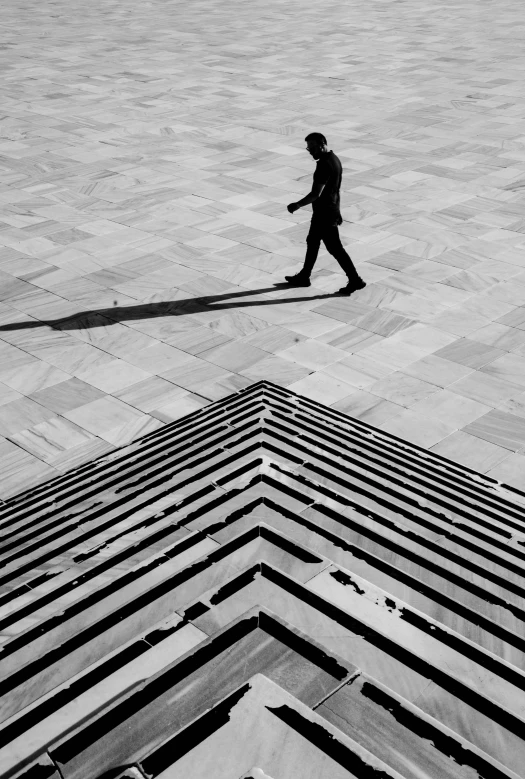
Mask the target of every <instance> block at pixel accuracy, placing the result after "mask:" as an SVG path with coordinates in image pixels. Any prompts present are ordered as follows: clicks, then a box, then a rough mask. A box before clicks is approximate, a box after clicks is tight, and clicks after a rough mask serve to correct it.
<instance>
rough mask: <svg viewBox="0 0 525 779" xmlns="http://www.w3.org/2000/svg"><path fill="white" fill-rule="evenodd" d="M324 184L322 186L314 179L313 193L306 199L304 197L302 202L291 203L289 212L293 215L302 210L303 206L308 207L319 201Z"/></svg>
mask: <svg viewBox="0 0 525 779" xmlns="http://www.w3.org/2000/svg"><path fill="white" fill-rule="evenodd" d="M324 186H325V185H324V184H321V183H320V182H319V181H316V180H315V178H314V183H313V186H312V191H311V192H309V193H308V195H306V197H303V199H302V200H298V201H297V203H290V205H289V206H287V208H288V211H289V212H290V213H291V214H293V212H294V211H297V210H298V209H299V208H302V207H303V206H307V205H309V204H310V203H313V202H314V200H317V198H318V197H319V196H320V195H321V192H322V191H323V189H324Z"/></svg>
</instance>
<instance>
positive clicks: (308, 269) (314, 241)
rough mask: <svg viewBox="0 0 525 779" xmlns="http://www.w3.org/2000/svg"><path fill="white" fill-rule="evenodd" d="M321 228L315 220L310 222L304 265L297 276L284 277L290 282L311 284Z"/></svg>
mask: <svg viewBox="0 0 525 779" xmlns="http://www.w3.org/2000/svg"><path fill="white" fill-rule="evenodd" d="M321 235H322V233H321V230H320V229H319V228H318V227H317V225H316V224H314V222H313V221H312V222H310V230H309V231H308V235H307V237H306V256H305V258H304V265H303V267H302V268H301V270H300V271H299V273H297V274H296V275H295V276H285V277H284V278H285V279H286V281H287V282H288V283H289V284H296V285H298V286H305V287H309V286H310V276H311V274H312V270H313V267H314V265H315V261H316V260H317V255H318V254H319V247H320V246H321V240H322V237H321Z"/></svg>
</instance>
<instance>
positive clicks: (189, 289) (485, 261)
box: [0, 0, 525, 500]
mask: <svg viewBox="0 0 525 779" xmlns="http://www.w3.org/2000/svg"><path fill="white" fill-rule="evenodd" d="M203 20H206V23H205V24H203ZM524 28H525V16H524V15H523V8H522V4H521V3H520V2H519V0H501V2H499V3H495V2H494V3H492V2H491V3H483V4H480V3H479V2H478V0H458V1H457V2H456V3H455V4H454V12H453V13H451V12H450V8H449V7H448V6H446V5H443V6H441V5H437V6H436V4H435V3H431V2H430V0H406V1H405V2H403V3H384V2H379V0H372V2H370V0H352V2H351V3H350V4H348V3H344V2H342V0H327V2H325V3H323V4H322V5H319V4H318V3H314V2H313V0H306V2H301V3H299V1H298V0H291V2H288V3H283V2H279V1H278V0H266V2H264V3H263V2H261V0H254V2H250V3H249V4H246V3H243V2H240V1H239V0H232V1H231V2H228V3H221V2H219V1H218V0H200V1H199V2H197V3H190V4H184V5H181V4H166V3H163V2H160V0H152V2H150V3H148V4H140V3H129V2H126V0H116V1H115V2H114V3H112V4H110V5H108V4H107V3H106V2H102V0H94V2H91V3H89V4H86V3H81V2H79V0H69V2H67V3H66V2H65V0H58V2H51V0H40V1H39V2H36V0H23V1H22V0H12V2H10V3H8V4H6V7H5V8H3V9H2V46H0V95H1V100H2V111H1V114H0V475H1V476H2V478H1V479H0V500H1V499H2V498H7V497H9V496H11V495H13V494H16V493H17V492H20V491H21V490H23V489H26V488H27V487H29V486H31V485H33V484H35V483H38V482H41V481H43V480H46V479H48V478H50V477H53V476H56V475H58V474H59V473H62V472H63V471H64V470H68V469H69V468H72V467H75V466H77V465H79V464H80V463H81V462H84V461H85V460H87V459H89V458H90V457H95V456H97V455H98V454H101V453H106V452H109V451H111V450H112V449H113V448H114V447H116V446H119V445H121V444H122V443H127V442H129V441H131V440H133V439H134V438H136V437H138V436H140V435H143V434H144V433H145V432H148V431H149V430H153V429H156V428H157V427H159V426H162V425H164V424H167V423H169V422H171V421H173V420H174V419H178V418H180V417H181V416H183V415H184V414H186V413H189V412H190V411H192V410H196V409H198V408H201V407H202V406H204V405H206V404H207V403H209V402H212V401H214V400H217V399H220V398H222V397H225V396H226V395H227V394H229V393H230V392H233V391H235V390H237V389H240V388H242V387H245V386H249V384H250V383H252V382H255V381H258V380H260V379H263V378H267V379H269V380H270V381H273V382H275V383H277V384H280V385H281V386H285V387H289V388H290V389H292V390H295V391H297V392H299V393H302V394H304V395H306V396H308V397H310V398H313V399H315V400H318V401H320V402H323V403H324V404H326V405H329V406H334V407H335V408H337V409H338V410H340V411H343V412H344V413H346V414H348V415H350V416H354V415H355V416H356V417H358V418H360V419H363V420H364V421H367V422H370V423H371V424H374V425H379V426H381V427H382V428H383V429H385V430H389V431H390V432H392V433H394V434H395V435H396V436H398V437H400V438H402V439H406V440H409V441H415V442H416V443H418V444H419V445H420V446H423V447H426V448H432V449H433V450H434V451H436V452H438V453H440V454H442V455H443V456H445V457H448V458H450V459H451V460H455V461H457V462H460V463H463V464H466V465H468V466H469V467H472V468H474V469H476V470H479V471H482V472H484V473H487V474H489V475H492V476H493V477H494V478H496V479H498V480H502V481H507V482H508V483H510V484H512V485H514V486H517V487H521V488H524V487H525V471H524V467H523V461H524V460H525V432H524V431H523V418H524V416H525V412H524V408H525V406H524V402H523V397H524V387H525V335H524V331H525V222H524V217H523V214H524V209H525V194H524V189H523V187H524V182H525V103H524V100H523V86H522V81H523V78H522V76H523V68H524V66H525V54H524V53H523V46H522V40H523V37H524V32H525V29H524ZM43 42H44V43H45V45H42V44H43ZM312 131H319V132H323V133H324V134H325V135H326V136H327V139H328V145H329V148H332V149H333V150H334V151H335V152H336V153H337V154H338V155H339V156H340V158H341V161H342V163H343V167H344V174H343V184H342V214H343V217H344V220H345V221H344V222H343V225H342V226H341V229H340V233H341V237H342V241H343V244H344V245H345V247H346V248H347V250H348V252H349V253H350V255H351V256H352V258H353V260H354V262H355V264H356V266H357V268H358V271H359V273H360V274H361V275H362V277H363V278H364V279H365V281H366V282H367V286H366V288H365V289H363V290H361V291H359V292H356V293H354V294H353V295H352V296H351V297H350V298H342V297H338V296H336V295H335V294H334V293H335V292H336V290H337V289H338V288H339V287H341V286H342V284H343V282H344V277H343V275H342V272H341V269H340V267H339V265H338V264H337V263H336V262H335V260H334V259H333V258H332V257H331V256H330V255H329V254H328V253H327V252H326V250H325V249H324V248H322V249H321V251H320V254H319V259H318V263H317V265H316V267H315V270H314V274H313V277H312V286H311V287H310V288H305V289H289V288H287V287H285V286H284V285H283V284H282V282H283V277H284V275H285V274H287V273H293V272H296V271H297V270H298V269H299V268H300V267H301V262H302V258H303V256H304V251H305V238H306V235H307V231H308V223H309V219H310V210H311V209H310V207H307V208H305V209H301V210H299V211H296V212H295V213H294V214H290V213H288V211H287V209H286V205H287V204H288V203H289V202H291V201H295V200H298V199H300V198H301V197H303V196H304V195H306V194H307V192H308V191H309V188H310V183H311V175H312V173H313V170H314V163H313V161H312V160H311V158H310V157H309V156H308V154H307V153H306V150H305V143H304V138H305V135H306V134H307V133H309V132H312Z"/></svg>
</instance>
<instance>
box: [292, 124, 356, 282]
mask: <svg viewBox="0 0 525 779" xmlns="http://www.w3.org/2000/svg"><path fill="white" fill-rule="evenodd" d="M305 141H306V148H307V150H308V152H309V153H310V154H311V155H312V157H313V158H314V160H317V167H316V169H315V173H314V180H313V186H312V191H311V192H310V194H308V195H306V197H303V199H302V200H299V201H298V202H297V203H290V205H289V206H288V211H289V212H290V214H293V213H294V211H297V209H299V208H302V207H303V206H307V205H308V204H309V203H311V204H312V210H313V216H312V221H311V222H310V231H309V233H308V236H307V238H306V247H307V248H306V257H305V260H304V266H303V268H302V270H300V271H299V273H297V274H296V275H295V276H285V279H286V281H287V282H288V284H290V285H291V286H294V287H309V286H310V275H311V273H312V270H313V267H314V265H315V261H316V260H317V255H318V253H319V247H320V246H321V241H323V243H324V245H325V246H326V248H327V250H328V251H329V252H330V254H331V255H332V257H335V259H336V260H337V262H338V263H339V265H340V266H341V268H342V269H343V270H344V272H345V273H346V276H347V278H348V283H347V284H346V286H345V287H342V288H341V289H340V290H339V294H340V295H351V294H352V292H355V291H356V290H358V289H363V287H366V284H365V282H364V281H363V279H362V278H361V277H360V276H359V274H358V273H357V271H356V269H355V266H354V263H353V262H352V260H351V259H350V257H349V255H348V254H347V252H346V251H345V249H344V247H343V244H342V243H341V238H340V237H339V229H338V226H339V225H340V224H342V223H343V219H342V217H341V211H340V195H339V190H340V189H341V178H342V175H343V166H342V165H341V161H340V159H339V157H336V155H335V154H334V153H333V151H328V149H327V145H326V138H325V137H324V135H322V134H321V133H310V135H307V136H306V138H305Z"/></svg>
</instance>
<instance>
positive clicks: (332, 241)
mask: <svg viewBox="0 0 525 779" xmlns="http://www.w3.org/2000/svg"><path fill="white" fill-rule="evenodd" d="M323 242H324V245H325V246H326V248H327V250H328V251H329V252H330V254H331V255H332V257H334V259H336V260H337V262H338V263H339V265H340V266H341V268H342V269H343V271H344V272H345V273H346V275H347V277H348V281H357V280H358V279H359V274H358V272H357V270H356V268H355V265H354V263H353V262H352V260H351V259H350V255H349V254H348V252H347V251H346V250H345V248H344V246H343V244H342V243H341V238H340V236H339V229H338V228H337V227H327V228H326V230H325V231H324V233H323Z"/></svg>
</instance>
